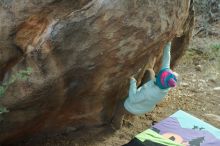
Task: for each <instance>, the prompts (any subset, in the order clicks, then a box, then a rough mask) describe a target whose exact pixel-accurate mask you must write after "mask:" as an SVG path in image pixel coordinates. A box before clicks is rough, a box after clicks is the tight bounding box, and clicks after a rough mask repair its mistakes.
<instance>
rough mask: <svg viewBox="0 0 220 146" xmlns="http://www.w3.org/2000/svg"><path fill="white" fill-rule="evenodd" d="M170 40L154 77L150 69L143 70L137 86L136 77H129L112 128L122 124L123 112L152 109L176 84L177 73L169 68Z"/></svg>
mask: <svg viewBox="0 0 220 146" xmlns="http://www.w3.org/2000/svg"><path fill="white" fill-rule="evenodd" d="M170 50H171V42H169V43H167V44H166V46H165V47H164V49H163V58H162V67H161V70H160V71H159V73H158V74H157V75H156V77H155V73H154V71H153V70H152V69H147V70H146V71H145V75H144V80H145V81H146V83H144V84H143V85H142V86H140V87H139V88H137V84H136V79H135V78H134V77H131V79H130V88H129V92H128V97H127V99H126V100H125V102H124V101H123V102H121V105H119V107H118V110H117V115H116V116H115V117H117V118H113V120H112V124H113V125H112V126H113V128H114V129H119V128H120V127H121V125H122V120H121V119H123V116H124V114H126V113H130V114H133V115H143V114H145V113H147V112H150V111H152V110H153V108H154V107H155V105H156V104H157V103H159V102H160V101H161V100H162V99H163V98H164V97H165V96H166V95H167V93H168V91H169V90H170V88H172V87H175V86H176V84H177V73H175V72H173V71H172V70H171V69H170Z"/></svg>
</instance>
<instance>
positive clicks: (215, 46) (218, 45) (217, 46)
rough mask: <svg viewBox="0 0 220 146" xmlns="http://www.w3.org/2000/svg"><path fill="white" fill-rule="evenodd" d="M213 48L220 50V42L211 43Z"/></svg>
mask: <svg viewBox="0 0 220 146" xmlns="http://www.w3.org/2000/svg"><path fill="white" fill-rule="evenodd" d="M211 49H213V50H216V51H218V50H220V44H214V45H211Z"/></svg>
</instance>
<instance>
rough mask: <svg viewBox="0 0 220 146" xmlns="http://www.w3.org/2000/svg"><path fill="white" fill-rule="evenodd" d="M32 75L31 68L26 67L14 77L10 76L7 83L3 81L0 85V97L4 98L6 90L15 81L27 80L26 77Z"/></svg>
mask: <svg viewBox="0 0 220 146" xmlns="http://www.w3.org/2000/svg"><path fill="white" fill-rule="evenodd" d="M31 73H32V68H30V67H28V68H27V69H25V70H21V71H19V72H17V73H16V74H15V75H12V76H11V77H10V79H9V80H8V81H5V82H4V83H2V85H0V97H2V96H4V94H5V91H6V90H7V88H8V87H9V86H10V85H11V84H13V83H14V82H15V81H16V80H23V81H25V80H27V79H28V76H29V75H30V74H31Z"/></svg>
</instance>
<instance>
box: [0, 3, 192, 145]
mask: <svg viewBox="0 0 220 146" xmlns="http://www.w3.org/2000/svg"><path fill="white" fill-rule="evenodd" d="M0 18H1V23H0V36H1V37H0V79H1V82H2V83H3V82H4V81H7V80H9V79H10V78H11V76H13V75H14V74H16V73H17V72H18V71H20V70H22V69H25V68H28V67H30V68H32V73H31V75H29V76H28V80H26V81H23V80H16V81H15V82H14V83H13V84H11V85H10V86H9V88H7V90H6V92H5V94H4V96H3V97H1V98H0V105H1V106H4V107H6V108H7V109H8V110H9V112H8V113H4V114H1V115H0V116H1V121H0V141H1V142H8V141H9V140H10V141H12V140H13V139H21V138H24V137H26V136H27V135H33V134H36V133H43V132H56V131H59V130H62V129H65V128H66V127H68V126H71V127H75V128H77V127H79V126H95V125H102V124H109V123H110V122H111V119H112V117H113V116H117V114H115V113H116V112H115V109H116V106H117V103H118V101H119V100H121V99H123V98H125V97H126V96H127V90H128V86H129V84H128V81H129V77H130V76H131V75H136V76H137V77H138V81H139V82H140V81H141V75H142V74H143V72H144V68H146V67H151V68H154V69H155V71H158V69H159V67H160V60H161V55H162V48H163V46H164V45H165V43H166V42H168V41H169V40H172V39H173V46H172V51H173V52H172V64H173V65H174V63H175V62H176V60H177V59H178V58H179V57H180V56H181V55H182V54H183V52H184V50H185V48H186V47H187V45H188V43H189V39H190V36H191V31H192V26H193V10H192V6H191V1H190V0H184V1H183V0H166V1H159V0H120V1H117V0H75V1H69V0H22V1H18V0H17V1H16V0H0Z"/></svg>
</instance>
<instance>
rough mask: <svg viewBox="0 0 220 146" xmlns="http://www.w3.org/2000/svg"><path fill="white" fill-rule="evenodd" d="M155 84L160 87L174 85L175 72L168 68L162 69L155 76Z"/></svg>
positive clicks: (175, 80) (175, 79)
mask: <svg viewBox="0 0 220 146" xmlns="http://www.w3.org/2000/svg"><path fill="white" fill-rule="evenodd" d="M156 84H157V86H158V87H159V88H161V89H167V88H170V87H175V86H176V84H177V73H175V72H173V71H172V70H170V69H167V68H166V69H162V70H160V71H159V73H158V75H157V77H156Z"/></svg>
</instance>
